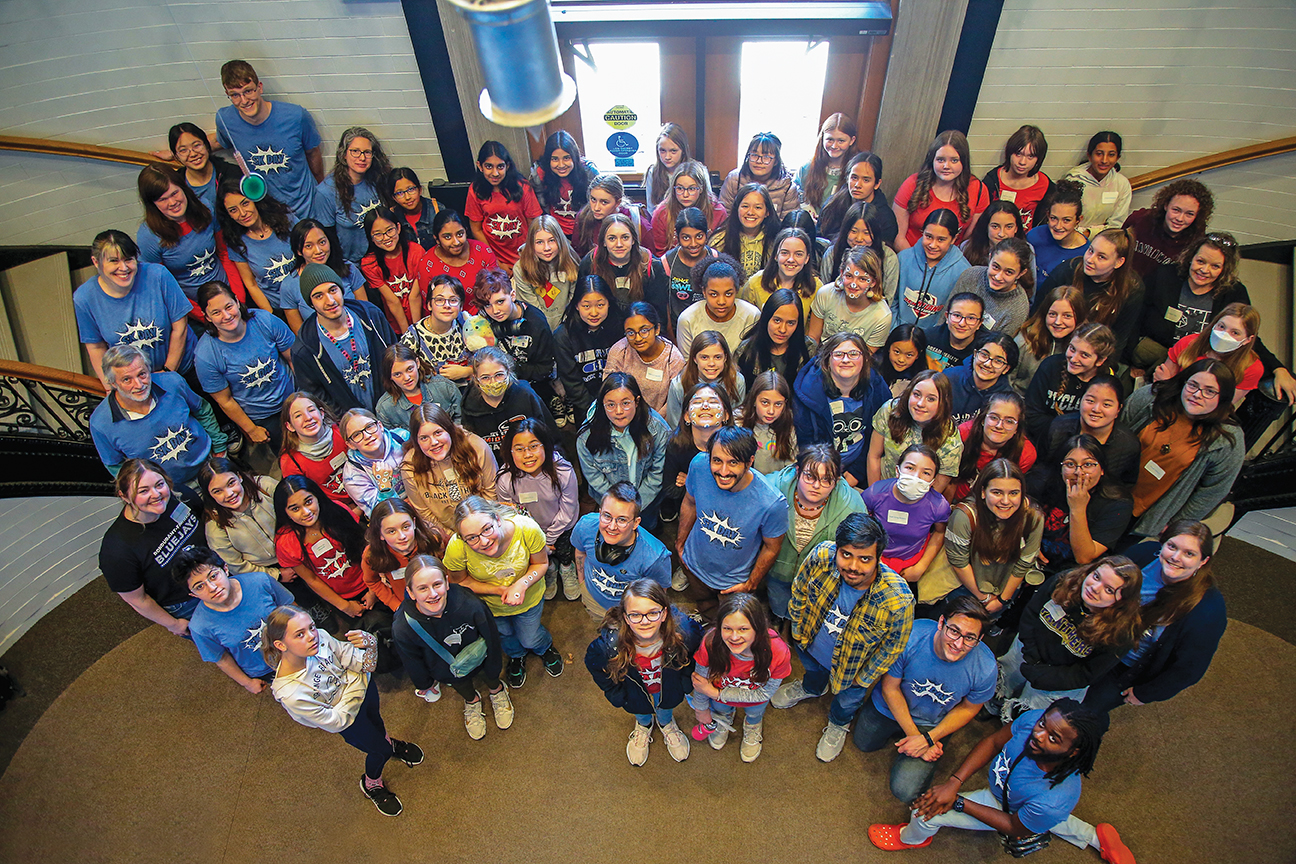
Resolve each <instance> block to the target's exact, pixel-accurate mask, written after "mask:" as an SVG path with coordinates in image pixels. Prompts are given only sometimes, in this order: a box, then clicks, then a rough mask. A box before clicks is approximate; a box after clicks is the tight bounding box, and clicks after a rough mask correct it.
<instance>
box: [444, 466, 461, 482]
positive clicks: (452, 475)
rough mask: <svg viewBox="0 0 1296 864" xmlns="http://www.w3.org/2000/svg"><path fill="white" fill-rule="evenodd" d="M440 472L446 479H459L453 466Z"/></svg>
mask: <svg viewBox="0 0 1296 864" xmlns="http://www.w3.org/2000/svg"><path fill="white" fill-rule="evenodd" d="M441 473H442V474H444V475H445V479H447V480H458V479H459V473H458V472H457V471H455V469H453V468H446V469H445V470H444V471H442V472H441Z"/></svg>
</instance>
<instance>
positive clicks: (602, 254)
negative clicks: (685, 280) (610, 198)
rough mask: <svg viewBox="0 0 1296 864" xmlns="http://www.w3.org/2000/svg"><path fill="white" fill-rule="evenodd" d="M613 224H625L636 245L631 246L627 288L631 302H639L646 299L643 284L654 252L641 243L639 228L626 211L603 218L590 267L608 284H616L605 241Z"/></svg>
mask: <svg viewBox="0 0 1296 864" xmlns="http://www.w3.org/2000/svg"><path fill="white" fill-rule="evenodd" d="M613 225H624V226H625V227H626V230H627V231H629V232H630V239H631V240H633V241H634V245H633V246H631V247H630V261H629V262H628V265H627V266H628V267H629V268H630V269H629V272H628V273H627V275H626V280H627V282H628V285H627V290H628V291H629V292H630V302H631V303H637V302H639V301H640V300H642V299H644V293H643V286H644V277H645V276H646V272H647V270H648V269H649V268H651V267H652V253H651V252H649V251H648V250H647V249H645V248H644V247H642V246H640V245H639V230H638V229H637V228H635V224H634V221H633V220H631V218H630V217H629V216H627V215H625V214H624V213H613V214H612V215H610V216H608V217H607V218H606V219H604V220H603V224H601V225H599V230H598V241H597V242H596V244H595V246H594V254H593V255H592V256H591V260H590V269H591V271H592V272H593V273H594V275H596V276H598V277H599V278H600V279H602V280H603V281H604V282H606V283H607V284H608V285H615V284H616V280H617V277H616V274H615V273H613V272H612V260H611V259H610V258H609V257H608V251H607V247H606V246H604V245H603V244H604V241H605V240H606V239H607V232H608V229H609V228H611V227H612V226H613Z"/></svg>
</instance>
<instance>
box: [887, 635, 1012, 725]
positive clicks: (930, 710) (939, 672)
mask: <svg viewBox="0 0 1296 864" xmlns="http://www.w3.org/2000/svg"><path fill="white" fill-rule="evenodd" d="M936 628H937V622H935V621H930V620H926V619H920V620H918V621H915V622H914V623H913V630H911V631H910V632H909V644H907V645H905V649H904V652H903V653H902V654H901V655H900V658H899V659H898V660H896V661H895V663H893V664H891V668H890V669H889V670H888V671H887V674H888V675H890V676H891V677H892V678H899V679H900V691H901V692H902V693H904V697H905V704H906V705H908V706H909V717H910V718H911V719H912V720H913V722H914V723H915V724H916V725H918V726H926V727H929V728H930V727H932V726H935V725H936V724H937V723H939V722H940V721H941V720H943V719H944V718H945V715H946V714H948V713H949V712H950V710H951V709H953V708H954V706H955V705H958V704H959V703H960V702H962V701H963V700H964V699H967V700H968V701H969V702H972V703H973V704H977V705H980V704H983V703H984V702H985V701H986V700H987V699H989V698H990V697H991V696H993V695H994V691H995V682H996V681H997V680H998V676H999V671H998V670H999V667H998V664H996V663H995V657H994V652H992V651H991V650H990V649H989V648H987V647H986V646H985V643H984V642H978V643H977V644H976V647H974V648H973V649H972V650H971V651H969V652H968V653H967V655H966V656H965V657H963V659H962V660H959V661H957V662H954V663H951V662H950V661H948V660H942V659H940V658H939V657H937V656H936V649H935V648H934V647H933V646H932V641H933V639H934V638H935V636H936ZM873 706H874V707H875V708H877V709H878V710H879V711H881V712H882V714H883V716H885V717H890V718H891V719H892V720H894V719H895V715H894V714H892V713H891V706H889V705H887V704H886V699H885V698H883V696H882V688H881V687H874V688H873Z"/></svg>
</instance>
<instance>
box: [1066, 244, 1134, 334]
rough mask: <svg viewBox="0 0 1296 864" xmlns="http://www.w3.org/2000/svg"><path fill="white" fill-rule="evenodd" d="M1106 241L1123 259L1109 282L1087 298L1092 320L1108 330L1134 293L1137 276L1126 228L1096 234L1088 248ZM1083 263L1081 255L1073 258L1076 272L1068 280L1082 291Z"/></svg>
mask: <svg viewBox="0 0 1296 864" xmlns="http://www.w3.org/2000/svg"><path fill="white" fill-rule="evenodd" d="M1098 239H1105V240H1106V241H1107V242H1109V243H1111V244H1112V245H1113V246H1115V247H1116V257H1117V258H1120V259H1122V263H1121V265H1120V266H1119V267H1117V268H1116V270H1115V271H1114V272H1113V273H1112V277H1111V281H1110V282H1108V283H1107V287H1106V288H1104V289H1103V290H1102V291H1101V292H1099V293H1097V294H1095V295H1093V297H1091V298H1089V302H1088V304H1087V306H1088V310H1089V314H1088V316H1087V317H1088V318H1089V320H1091V321H1097V322H1098V323H1100V324H1106V325H1107V326H1108V327H1111V326H1112V325H1113V324H1115V323H1116V316H1117V315H1119V314H1120V311H1121V309H1122V308H1124V306H1125V302H1126V301H1127V300H1129V296H1130V293H1131V292H1132V291H1133V290H1134V284H1135V283H1136V282H1137V281H1138V274H1137V273H1135V272H1134V237H1133V235H1132V233H1131V232H1130V231H1129V229H1127V228H1108V229H1107V230H1105V231H1101V232H1099V233H1098V234H1097V235H1096V236H1095V237H1094V238H1093V240H1090V241H1089V246H1090V248H1092V247H1093V244H1094V241H1095V240H1098ZM1084 280H1085V272H1084V260H1083V256H1081V258H1079V259H1076V263H1075V273H1074V275H1073V276H1072V277H1071V287H1073V288H1075V289H1077V290H1079V291H1080V292H1082V293H1083V292H1084V284H1085V282H1084Z"/></svg>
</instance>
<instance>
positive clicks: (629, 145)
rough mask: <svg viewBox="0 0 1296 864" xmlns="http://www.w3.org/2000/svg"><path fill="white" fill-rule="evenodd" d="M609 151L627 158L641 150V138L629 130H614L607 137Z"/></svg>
mask: <svg viewBox="0 0 1296 864" xmlns="http://www.w3.org/2000/svg"><path fill="white" fill-rule="evenodd" d="M607 149H608V152H609V153H611V154H612V155H613V156H620V157H621V158H623V159H624V158H626V157H628V156H633V155H635V154H636V153H638V152H639V139H638V138H636V137H635V136H633V135H631V134H630V133H629V132H614V133H612V134H611V135H610V136H608V139H607Z"/></svg>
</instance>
